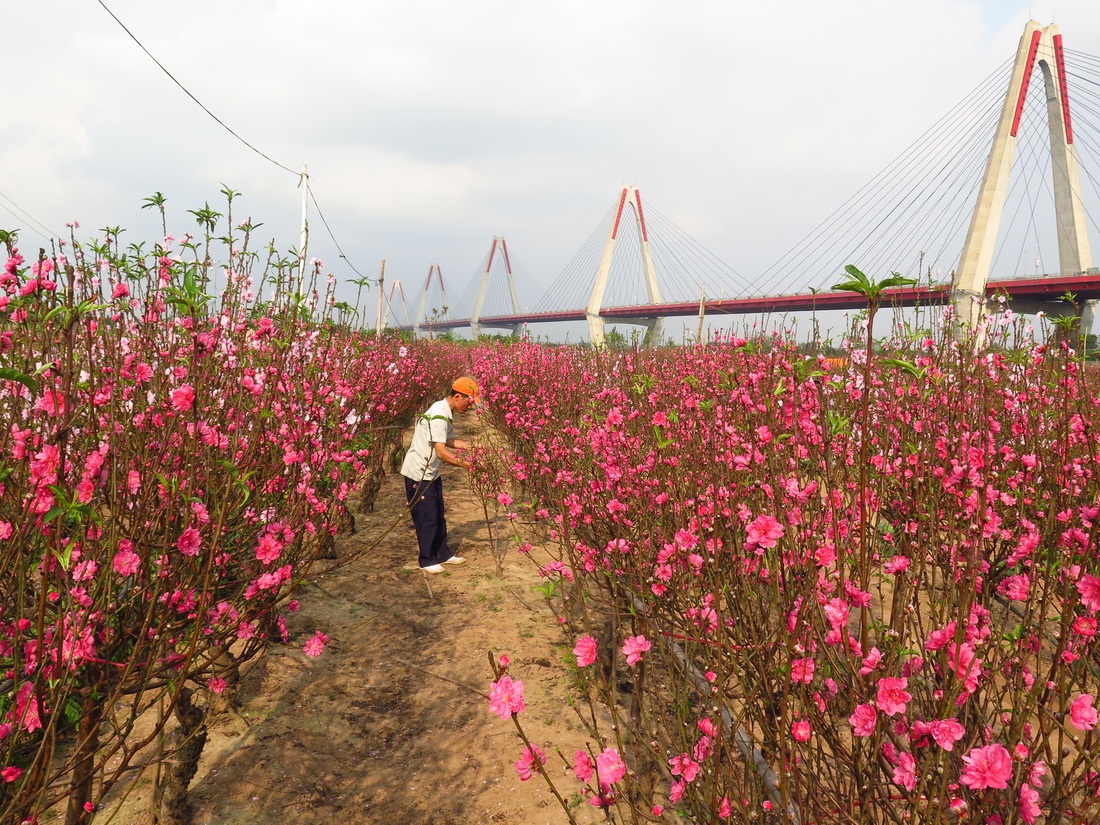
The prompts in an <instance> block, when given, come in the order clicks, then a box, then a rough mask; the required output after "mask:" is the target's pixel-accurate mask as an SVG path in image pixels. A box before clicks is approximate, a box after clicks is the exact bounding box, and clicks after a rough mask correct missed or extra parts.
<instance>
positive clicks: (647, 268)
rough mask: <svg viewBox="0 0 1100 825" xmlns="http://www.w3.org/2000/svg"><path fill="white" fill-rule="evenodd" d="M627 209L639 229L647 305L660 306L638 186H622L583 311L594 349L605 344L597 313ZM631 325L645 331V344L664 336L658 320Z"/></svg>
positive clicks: (602, 323)
mask: <svg viewBox="0 0 1100 825" xmlns="http://www.w3.org/2000/svg"><path fill="white" fill-rule="evenodd" d="M628 205H629V206H630V207H631V209H633V211H634V220H635V222H636V223H637V227H638V238H639V243H640V244H641V252H642V269H643V274H644V276H645V286H646V297H648V298H649V303H650V304H659V303H661V290H660V288H659V287H658V286H657V270H656V268H655V267H654V266H653V255H652V254H650V249H649V233H648V230H647V229H646V225H645V212H643V211H642V196H641V194H640V193H639V192H638V187H637V186H623V188H622V190H621V191H620V192H619V206H618V209H616V211H615V219H614V220H613V221H612V222H611V229H610V230H609V231H608V233H607V241H606V242H605V243H604V247H603V254H602V255H601V256H600V265H599V267H598V268H597V269H596V280H595V283H593V284H592V295H591V297H589V299H588V307H587V308H586V309H585V317H586V319H587V320H588V340H589V341H591V343H592V346H594V347H602V346H603V345H604V344H605V343H606V342H607V337H606V335H605V334H604V320H603V317H602V316H601V315H600V310H601V309H602V308H603V296H604V292H606V291H607V277H608V275H609V274H610V273H611V261H612V259H613V258H614V256H615V242H616V240H617V239H618V237H619V228H620V226H621V223H622V218H623V211H624V210H625V209H626V207H627V206H628ZM631 323H641V324H642V325H644V326H645V327H647V328H648V330H649V331H648V332H647V333H646V339H647V341H652V342H657V341H660V340H661V337H662V335H663V334H664V321H663V319H662V318H660V317H659V316H654V317H652V318H646V319H642V318H638V319H631Z"/></svg>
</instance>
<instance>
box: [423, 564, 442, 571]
mask: <svg viewBox="0 0 1100 825" xmlns="http://www.w3.org/2000/svg"><path fill="white" fill-rule="evenodd" d="M420 569H421V570H423V571H424V572H425V573H442V572H443V565H442V564H429V565H428V566H427V567H421V568H420Z"/></svg>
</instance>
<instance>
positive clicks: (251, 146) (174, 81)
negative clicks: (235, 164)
mask: <svg viewBox="0 0 1100 825" xmlns="http://www.w3.org/2000/svg"><path fill="white" fill-rule="evenodd" d="M97 2H98V3H99V5H101V6H103V9H104V11H106V12H107V14H109V15H111V17H112V18H114V21H115V22H116V23H118V25H119V26H121V27H122V30H123V31H124V32H126V34H128V35H130V39H131V40H133V41H134V42H135V43H137V44H138V47H139V48H140V49H141V50H142V51H143V52H145V53H146V54H147V55H149V59H150V60H152V61H153V62H154V63H156V64H157V66H158V67H159V68H160V70H161V71H162V72H164V73H165V74H166V75H168V78H169V79H170V80H171V81H172V82H173V83H175V84H176V85H177V86H179V87H180V89H182V90H183V93H184V94H185V95H187V96H188V97H189V98H191V99H192V100H193V101H195V103H197V104H198V106H199V108H200V109H202V110H203V111H204V112H206V113H207V114H208V115H210V117H212V118H214V120H215V121H216V122H217V124H218V125H219V126H221V127H222V128H223V129H225V131H227V132H229V134H231V135H233V137H235V138H236V139H237V140H239V141H240V142H241V143H243V144H244V145H245V146H247V147H248V148H249V149H251V150H252V151H253V152H255V153H256V154H257V155H259V156H260V157H262V158H263V159H264V160H267V161H270V162H271V163H274V164H275V165H276V166H278V167H279V168H280V169H285V170H286V171H287V172H290V174H292V175H295V176H299V175H300V174H301V173H300V172H295V171H294V170H293V169H291V168H290V167H289V166H284V165H283V164H281V163H279V161H277V160H275V159H274V158H271V157H269V156H267V155H265V154H264V153H263V152H261V151H260V150H259V149H257V148H256V147H255V146H253V145H252V144H251V143H249V142H248V141H247V140H245V139H244V138H243V137H241V136H240V135H238V134H237V133H236V132H234V131H233V130H232V129H230V128H229V127H228V126H226V125H225V123H224V122H223V121H222V119H221V118H220V117H218V116H217V115H216V114H214V113H213V112H211V111H210V110H209V109H207V108H206V107H205V106H204V105H203V103H202V101H201V100H199V99H198V98H197V97H195V96H194V95H193V94H191V92H190V91H188V89H187V87H186V86H184V85H183V84H182V83H180V82H179V81H178V80H176V78H175V76H174V75H173V74H172V73H171V72H170V71H168V69H166V68H165V67H164V64H163V63H161V62H160V61H159V60H157V59H156V58H155V57H154V56H153V53H152V52H151V51H149V50H148V49H147V48H145V44H144V43H142V42H141V41H140V40H138V39H137V37H136V36H135V35H134V33H133V32H132V31H130V30H129V29H128V28H126V24H125V23H123V22H122V21H121V20H119V19H118V16H117V15H116V14H115V13H114V12H113V11H111V10H110V9H109V8H107V4H106V3H104V2H103V0H97Z"/></svg>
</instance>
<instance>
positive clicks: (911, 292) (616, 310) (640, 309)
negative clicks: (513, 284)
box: [394, 272, 1100, 330]
mask: <svg viewBox="0 0 1100 825" xmlns="http://www.w3.org/2000/svg"><path fill="white" fill-rule="evenodd" d="M1001 293H1004V294H1005V295H1007V296H1008V297H1009V298H1010V299H1017V300H1026V301H1044V302H1057V301H1060V300H1061V299H1062V296H1064V295H1065V294H1066V293H1072V294H1073V295H1074V296H1076V300H1079V301H1085V300H1091V299H1097V298H1100V274H1094V273H1091V272H1090V273H1083V274H1081V275H1053V276H1043V277H1036V278H1015V279H1012V280H1002V281H989V282H988V283H987V284H986V294H988V295H997V294H1001ZM949 300H950V286H949V285H947V284H944V285H934V286H916V287H903V288H901V289H888V290H886V291H885V292H883V293H882V300H881V306H889V307H913V306H917V305H921V306H933V305H937V306H942V305H944V304H946V303H948V301H949ZM866 305H867V302H866V301H865V300H864V299H863V297H862V296H861V295H858V294H856V293H854V292H819V293H816V294H799V295H765V296H756V297H749V298H725V299H721V300H708V301H706V302H705V306H706V314H707V315H710V316H714V315H753V314H766V313H774V312H778V313H784V312H811V311H824V310H830V309H832V310H858V309H863V308H864V307H865V306H866ZM698 314H699V302H698V301H687V302H683V303H667V304H640V305H637V306H624V307H604V308H603V309H602V310H601V311H600V317H602V318H604V319H606V320H608V321H612V322H614V321H623V322H627V321H633V320H641V319H648V318H676V317H682V316H690V315H698ZM583 320H585V311H584V309H570V310H556V311H554V312H532V313H526V314H521V315H497V316H493V317H483V318H480V319H479V320H478V323H479V324H481V326H483V327H491V328H501V327H504V328H507V327H512V326H515V325H517V324H524V323H527V324H536V323H555V322H561V321H583ZM469 325H470V319H469V318H447V319H442V320H436V321H433V322H432V323H431V327H432V329H437V330H439V329H457V328H461V327H466V326H469ZM421 326H427V324H426V323H425V324H421ZM394 329H398V330H408V329H412V326H411V325H403V326H399V327H394Z"/></svg>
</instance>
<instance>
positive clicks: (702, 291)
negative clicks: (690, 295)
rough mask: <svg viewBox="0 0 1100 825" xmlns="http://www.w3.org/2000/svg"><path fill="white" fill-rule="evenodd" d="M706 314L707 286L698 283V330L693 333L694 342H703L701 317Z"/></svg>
mask: <svg viewBox="0 0 1100 825" xmlns="http://www.w3.org/2000/svg"><path fill="white" fill-rule="evenodd" d="M706 314H707V287H706V284H699V331H698V332H697V333H696V334H695V343H696V344H702V343H703V319H704V318H705V317H706Z"/></svg>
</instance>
